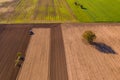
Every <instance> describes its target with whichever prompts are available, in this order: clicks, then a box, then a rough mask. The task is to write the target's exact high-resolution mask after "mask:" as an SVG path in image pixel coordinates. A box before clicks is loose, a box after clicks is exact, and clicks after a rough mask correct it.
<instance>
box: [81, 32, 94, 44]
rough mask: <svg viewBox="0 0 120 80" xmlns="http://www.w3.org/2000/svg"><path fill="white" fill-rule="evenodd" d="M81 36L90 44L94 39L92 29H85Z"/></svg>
mask: <svg viewBox="0 0 120 80" xmlns="http://www.w3.org/2000/svg"><path fill="white" fill-rule="evenodd" d="M82 36H83V38H84V39H85V40H86V41H87V42H88V43H90V44H91V43H93V40H95V39H96V35H95V33H93V32H92V31H85V32H84V33H83V35H82Z"/></svg>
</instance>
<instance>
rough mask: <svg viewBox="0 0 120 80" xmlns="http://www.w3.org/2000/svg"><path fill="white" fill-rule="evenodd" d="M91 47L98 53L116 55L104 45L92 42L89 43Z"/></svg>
mask: <svg viewBox="0 0 120 80" xmlns="http://www.w3.org/2000/svg"><path fill="white" fill-rule="evenodd" d="M91 45H93V46H94V47H95V48H96V49H97V50H98V51H100V52H103V53H110V54H116V52H115V51H114V50H113V49H112V48H111V47H110V46H108V45H106V44H105V43H97V42H93V43H91Z"/></svg>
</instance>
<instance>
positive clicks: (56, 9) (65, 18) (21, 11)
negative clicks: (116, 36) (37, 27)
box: [0, 0, 120, 23]
mask: <svg viewBox="0 0 120 80" xmlns="http://www.w3.org/2000/svg"><path fill="white" fill-rule="evenodd" d="M75 2H77V3H79V4H81V5H83V6H84V7H85V8H86V9H81V7H80V6H76V5H75ZM119 4H120V0H13V1H12V2H11V3H8V4H6V2H4V3H0V5H2V7H0V9H1V10H3V9H4V8H5V9H6V7H7V9H8V8H9V9H8V10H7V11H6V12H0V23H51V22H52V23H58V22H61V23H64V22H119V21H120V11H119V9H120V5H119ZM10 8H12V11H11V9H10Z"/></svg>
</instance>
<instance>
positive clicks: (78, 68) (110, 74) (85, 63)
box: [62, 24, 120, 80]
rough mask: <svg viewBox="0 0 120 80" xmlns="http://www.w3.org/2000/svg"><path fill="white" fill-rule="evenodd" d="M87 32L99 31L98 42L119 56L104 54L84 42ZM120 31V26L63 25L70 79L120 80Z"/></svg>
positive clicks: (97, 33) (97, 32)
mask: <svg viewBox="0 0 120 80" xmlns="http://www.w3.org/2000/svg"><path fill="white" fill-rule="evenodd" d="M86 30H91V31H93V32H95V34H96V35H97V39H96V41H95V42H96V43H104V44H106V45H107V46H110V47H111V48H112V49H113V50H114V51H115V52H116V53H115V54H114V53H112V52H111V53H104V52H102V51H99V50H98V49H96V48H95V46H94V47H93V45H89V44H86V43H85V42H83V40H82V34H83V32H84V31H86ZM119 30H120V24H63V25H62V32H63V40H64V45H65V53H66V61H67V71H68V77H69V80H120V64H119V62H120V35H119V34H120V31H119ZM99 45H100V44H99ZM99 47H100V46H99ZM103 51H104V50H103Z"/></svg>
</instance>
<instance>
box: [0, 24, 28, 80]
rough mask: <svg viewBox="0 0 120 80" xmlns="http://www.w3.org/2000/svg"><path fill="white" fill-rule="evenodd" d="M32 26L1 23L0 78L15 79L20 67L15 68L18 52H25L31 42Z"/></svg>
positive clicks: (0, 79)
mask: <svg viewBox="0 0 120 80" xmlns="http://www.w3.org/2000/svg"><path fill="white" fill-rule="evenodd" d="M29 29H30V27H27V26H24V27H21V26H19V25H18V26H16V25H0V80H15V79H16V76H17V73H18V71H19V68H15V59H16V54H17V52H19V51H20V52H22V53H23V54H24V53H25V50H26V47H27V44H28V43H29V38H30V37H29V36H28V33H27V32H28V30H29Z"/></svg>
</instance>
